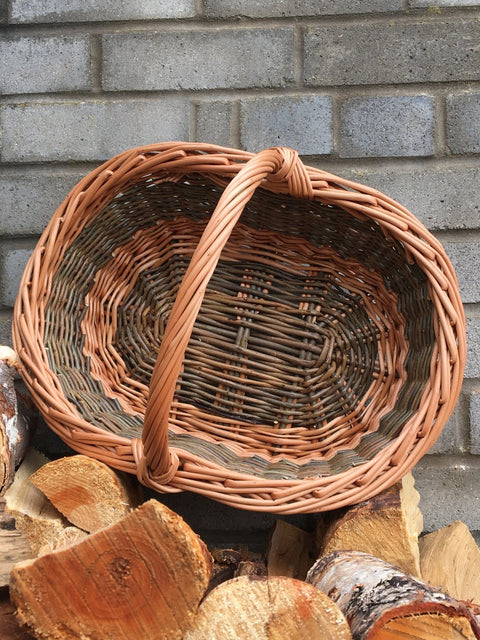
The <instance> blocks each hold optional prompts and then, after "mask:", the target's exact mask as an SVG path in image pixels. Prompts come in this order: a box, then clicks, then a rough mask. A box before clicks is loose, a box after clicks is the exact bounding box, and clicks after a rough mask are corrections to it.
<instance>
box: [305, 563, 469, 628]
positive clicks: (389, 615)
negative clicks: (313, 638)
mask: <svg viewBox="0 0 480 640" xmlns="http://www.w3.org/2000/svg"><path fill="white" fill-rule="evenodd" d="M307 581H308V582H309V583H311V584H313V585H315V586H317V587H318V588H319V589H321V590H322V591H324V592H325V593H326V594H328V595H329V597H331V598H332V600H334V602H336V604H337V605H338V606H339V607H340V609H341V610H342V612H343V613H344V615H345V617H346V618H347V620H348V621H349V623H350V628H351V631H352V635H353V638H354V639H355V640H374V639H375V640H398V638H404V639H405V640H439V639H440V638H441V639H442V640H475V638H480V625H479V622H478V620H477V618H476V613H477V612H476V611H474V610H473V609H472V608H471V607H470V606H468V605H467V603H465V602H462V601H459V600H456V599H454V598H451V597H450V596H448V595H447V594H445V593H443V592H441V591H439V590H438V589H436V588H435V587H433V586H431V585H429V584H428V583H427V582H424V581H422V580H419V579H417V578H414V577H413V576H410V575H408V574H407V573H405V572H403V571H401V570H400V569H398V568H397V567H394V566H393V565H390V564H388V563H386V562H384V561H382V560H380V559H378V558H376V557H374V556H371V555H369V554H365V553H362V552H358V551H335V552H333V553H331V554H329V555H328V556H325V557H324V558H321V559H320V560H318V561H317V562H316V563H315V565H314V566H313V567H312V569H311V570H310V571H309V573H308V576H307Z"/></svg>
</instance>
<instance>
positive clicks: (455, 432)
mask: <svg viewBox="0 0 480 640" xmlns="http://www.w3.org/2000/svg"><path fill="white" fill-rule="evenodd" d="M459 421H460V417H459V415H458V409H455V410H454V411H453V413H452V415H451V416H450V418H449V419H448V421H447V423H446V425H445V426H444V427H443V429H442V432H441V433H440V435H439V436H438V438H437V440H436V441H435V442H434V444H433V445H432V447H431V448H430V449H429V451H428V452H427V454H428V455H431V454H439V453H451V454H453V453H462V452H463V451H465V448H466V447H465V444H464V443H463V442H462V438H461V435H460V430H459Z"/></svg>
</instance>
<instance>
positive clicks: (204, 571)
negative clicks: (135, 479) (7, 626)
mask: <svg viewBox="0 0 480 640" xmlns="http://www.w3.org/2000/svg"><path fill="white" fill-rule="evenodd" d="M211 565H212V560H211V556H210V554H209V553H208V551H207V549H206V547H205V545H204V544H203V543H202V542H201V540H200V539H199V538H198V536H196V535H195V533H194V532H193V531H192V530H191V529H190V527H189V526H188V525H187V524H186V523H185V522H184V521H183V520H182V518H181V517H180V516H178V515H176V514H175V513H174V512H173V511H171V510H170V509H168V508H167V507H166V506H164V505H162V504H161V503H160V502H157V501H156V500H153V499H152V500H149V501H148V502H145V503H144V504H143V505H141V506H140V507H138V509H136V510H135V511H132V512H130V513H129V514H128V515H127V516H125V517H124V518H122V520H120V521H118V522H117V523H116V524H114V525H111V526H110V527H106V528H104V529H100V530H99V531H97V532H96V533H94V534H91V535H90V536H88V537H87V538H86V539H85V540H83V541H81V542H79V543H77V544H75V545H71V546H69V547H66V548H64V549H61V550H59V551H56V552H53V553H50V554H47V555H44V556H42V557H40V558H38V559H36V560H34V561H30V562H25V563H22V564H20V565H17V566H16V567H14V569H13V570H12V573H11V580H10V596H11V598H12V602H13V603H14V604H15V605H16V607H17V617H18V619H19V620H20V621H21V623H22V624H24V625H26V626H27V628H29V629H30V630H31V631H32V633H33V634H34V635H35V637H36V638H40V639H45V640H46V639H47V638H48V640H73V639H75V640H80V639H81V640H85V639H86V638H95V640H112V639H115V640H132V638H133V639H135V638H141V639H142V640H176V639H180V638H182V637H183V634H184V632H185V629H186V628H187V626H188V625H189V624H190V623H191V620H192V618H193V616H194V614H195V612H196V609H197V607H198V604H199V602H200V600H201V598H202V597H203V595H204V594H205V591H206V589H207V587H208V582H209V579H210V575H211Z"/></svg>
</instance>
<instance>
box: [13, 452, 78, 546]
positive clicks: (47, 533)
mask: <svg viewBox="0 0 480 640" xmlns="http://www.w3.org/2000/svg"><path fill="white" fill-rule="evenodd" d="M46 462H48V459H47V458H46V457H45V456H44V455H43V454H41V453H39V452H38V451H35V450H34V449H29V450H28V452H27V455H26V456H25V459H24V461H23V463H22V464H21V465H20V467H19V468H18V470H17V473H16V475H15V480H14V482H13V484H12V485H11V486H10V487H9V488H8V490H7V491H6V492H5V501H6V511H7V512H8V513H10V514H12V515H13V517H14V518H15V525H16V528H17V529H18V531H21V532H22V534H23V535H24V536H25V537H26V538H27V540H28V542H29V545H30V548H31V551H32V556H33V557H36V556H38V555H40V554H41V553H44V552H48V551H51V550H53V549H56V548H57V547H59V546H63V545H65V544H69V543H71V542H75V541H78V540H80V539H81V538H84V537H86V535H87V533H86V532H85V531H83V530H81V529H78V528H77V527H74V526H71V525H70V524H69V523H68V521H67V520H66V519H65V518H64V517H63V516H62V514H61V513H60V512H59V511H57V509H55V507H54V506H53V505H52V504H51V502H50V501H49V500H48V499H47V498H46V497H45V495H44V494H43V493H42V492H41V491H39V490H38V489H37V488H36V487H35V486H34V485H33V484H32V483H31V482H30V477H31V475H32V473H34V472H35V471H36V470H37V469H39V468H40V467H41V466H42V465H44V464H46Z"/></svg>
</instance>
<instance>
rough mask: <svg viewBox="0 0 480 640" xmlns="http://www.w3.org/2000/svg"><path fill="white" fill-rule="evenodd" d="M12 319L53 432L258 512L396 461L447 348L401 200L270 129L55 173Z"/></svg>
mask: <svg viewBox="0 0 480 640" xmlns="http://www.w3.org/2000/svg"><path fill="white" fill-rule="evenodd" d="M239 219H240V221H239ZM13 336H14V346H15V348H16V350H17V351H18V353H19V355H20V357H21V359H22V363H23V372H22V375H23V377H24V380H25V382H26V384H27V385H28V387H29V389H30V391H31V393H32V395H33V397H34V399H35V401H36V403H37V405H38V407H39V409H40V410H41V411H42V413H43V415H44V417H45V419H46V421H47V423H48V424H49V425H50V427H51V428H52V429H53V430H54V431H55V432H56V433H57V434H59V435H60V437H61V438H62V439H63V440H65V441H66V442H67V443H68V444H69V445H70V446H71V447H72V448H73V449H74V450H76V451H78V452H81V453H85V454H87V455H90V456H92V457H95V458H98V459H100V460H103V461H104V462H106V463H107V464H109V465H111V466H112V467H114V468H117V469H120V470H123V471H127V472H131V473H135V474H137V476H138V478H139V480H140V481H141V482H142V483H144V484H145V485H147V486H150V487H153V488H154V489H155V490H157V491H160V492H175V491H179V490H189V491H195V492H198V493H201V494H204V495H206V496H208V497H210V498H213V499H216V500H219V501H221V502H224V503H226V504H229V505H232V506H235V507H241V508H245V509H251V510H262V511H272V512H278V513H299V512H314V511H321V510H327V509H333V508H337V507H340V506H344V505H348V504H352V503H355V502H359V501H361V500H363V499H366V498H367V497H370V496H372V495H374V494H376V493H378V492H379V491H381V490H382V489H384V488H386V487H387V486H389V485H391V484H392V483H393V482H395V481H397V480H398V479H400V478H401V477H402V476H403V475H404V474H405V473H406V472H407V471H409V470H410V469H411V468H412V467H413V466H414V464H415V463H416V462H417V461H418V460H419V459H420V457H421V456H422V455H423V454H424V453H425V452H426V451H427V450H428V449H429V447H430V446H431V445H432V444H433V442H434V441H435V440H436V438H437V437H438V435H439V434H440V431H441V429H442V428H443V426H444V424H445V422H446V421H447V419H448V417H449V415H450V413H451V411H452V409H453V407H454V405H455V403H456V400H457V398H458V395H459V392H460V387H461V383H462V377H463V368H464V362H465V349H466V347H465V318H464V314H463V307H462V304H461V300H460V295H459V291H458V285H457V281H456V277H455V274H454V271H453V269H452V266H451V264H450V262H449V260H448V258H447V256H446V254H445V252H444V250H443V248H442V246H441V244H440V243H439V242H438V241H437V240H436V239H435V238H434V237H433V236H432V235H431V234H430V233H429V232H428V231H427V230H426V229H425V227H424V226H423V225H422V224H421V223H420V222H419V221H418V220H417V219H416V218H415V217H414V216H413V215H412V214H411V213H409V212H408V211H407V210H406V209H405V208H403V207H402V206H401V205H399V204H398V203H396V202H394V201H393V200H391V199H389V198H387V197H386V196H384V195H382V194H381V193H380V192H378V191H375V190H373V189H369V188H366V187H364V186H361V185H358V184H355V183H352V182H349V181H347V180H343V179H341V178H339V177H337V176H333V175H331V174H328V173H326V172H324V171H320V170H318V169H315V168H312V167H306V166H304V165H303V164H302V162H301V161H300V160H299V158H298V154H297V153H296V152H295V151H293V150H291V149H286V148H274V149H268V150H265V151H262V152H260V153H258V154H256V155H254V154H250V153H247V152H244V151H238V150H234V149H226V148H223V147H216V146H213V145H209V144H196V143H181V142H172V143H165V144H157V145H151V146H147V147H141V148H136V149H133V150H129V151H127V152H125V153H122V154H120V155H118V156H116V157H114V158H113V159H111V160H109V161H108V162H106V163H105V164H104V165H103V166H101V167H99V168H98V169H97V170H96V171H93V172H92V173H90V174H89V175H88V176H87V177H86V178H84V179H83V180H82V181H81V182H80V183H79V184H78V185H77V186H76V187H75V188H74V189H73V190H72V191H71V193H70V194H69V195H68V197H67V198H66V200H65V201H64V202H63V204H62V205H61V206H60V207H59V209H58V210H57V211H56V213H55V215H54V216H53V218H52V220H51V222H50V224H49V225H48V227H47V229H46V231H45V232H44V234H43V236H42V238H41V239H40V241H39V244H38V246H37V248H36V249H35V251H34V252H33V255H32V257H31V259H30V261H29V263H28V265H27V267H26V270H25V273H24V276H23V280H22V283H21V287H20V292H19V295H18V298H17V303H16V307H15V314H14V327H13Z"/></svg>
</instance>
